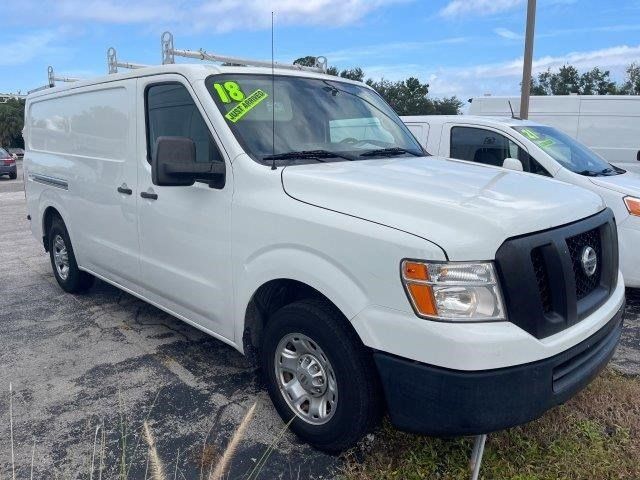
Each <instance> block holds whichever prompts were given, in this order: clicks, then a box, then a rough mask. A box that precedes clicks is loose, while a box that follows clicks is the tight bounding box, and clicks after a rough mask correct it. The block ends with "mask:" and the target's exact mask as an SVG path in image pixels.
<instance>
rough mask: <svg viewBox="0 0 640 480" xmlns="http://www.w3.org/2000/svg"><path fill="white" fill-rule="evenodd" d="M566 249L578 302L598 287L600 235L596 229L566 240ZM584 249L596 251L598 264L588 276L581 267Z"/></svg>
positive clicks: (600, 261)
mask: <svg viewBox="0 0 640 480" xmlns="http://www.w3.org/2000/svg"><path fill="white" fill-rule="evenodd" d="M567 247H568V248H569V255H570V256H571V261H572V264H573V275H574V277H575V280H576V296H577V297H578V300H582V299H583V298H584V297H586V296H587V295H589V294H590V293H591V292H593V291H594V290H595V289H596V287H597V286H598V285H600V273H601V271H602V265H601V263H602V248H601V246H600V233H599V232H598V229H593V230H589V231H588V232H584V233H581V234H579V235H575V236H573V237H570V238H567ZM586 247H591V248H593V249H594V250H595V251H596V255H597V258H598V263H597V266H596V271H595V273H594V274H593V275H591V276H588V275H587V274H586V273H585V271H584V268H583V267H582V253H583V251H584V249H585V248H586Z"/></svg>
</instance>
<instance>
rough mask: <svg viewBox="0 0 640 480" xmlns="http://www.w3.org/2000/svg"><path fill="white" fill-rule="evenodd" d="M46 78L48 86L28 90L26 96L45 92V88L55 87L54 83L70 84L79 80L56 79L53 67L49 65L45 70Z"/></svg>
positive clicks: (70, 78) (69, 78) (71, 78)
mask: <svg viewBox="0 0 640 480" xmlns="http://www.w3.org/2000/svg"><path fill="white" fill-rule="evenodd" d="M47 77H48V80H49V83H48V84H46V85H43V86H41V87H38V88H34V89H32V90H29V91H28V92H27V94H30V93H35V92H39V91H41V90H45V89H47V88H53V87H55V86H56V82H64V83H70V82H77V81H79V80H80V79H79V78H74V77H57V76H56V75H55V74H54V73H53V67H52V66H51V65H49V67H48V68H47Z"/></svg>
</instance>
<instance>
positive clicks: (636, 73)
mask: <svg viewBox="0 0 640 480" xmlns="http://www.w3.org/2000/svg"><path fill="white" fill-rule="evenodd" d="M620 93H622V94H623V95H640V64H638V63H632V64H631V65H629V66H628V67H627V76H626V78H625V82H624V83H623V84H622V87H621V88H620Z"/></svg>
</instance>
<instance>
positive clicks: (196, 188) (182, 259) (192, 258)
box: [137, 75, 234, 341]
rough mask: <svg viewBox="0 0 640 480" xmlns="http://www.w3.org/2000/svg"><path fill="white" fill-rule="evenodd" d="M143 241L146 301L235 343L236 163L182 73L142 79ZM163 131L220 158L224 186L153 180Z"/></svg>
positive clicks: (201, 154) (202, 158) (200, 156)
mask: <svg viewBox="0 0 640 480" xmlns="http://www.w3.org/2000/svg"><path fill="white" fill-rule="evenodd" d="M137 91H138V98H139V102H138V105H139V109H138V118H143V119H145V125H144V126H143V127H142V128H140V129H139V131H138V158H137V160H138V191H139V192H140V195H141V197H142V198H140V199H139V200H138V238H139V243H140V269H141V283H142V286H143V287H144V289H145V294H146V296H147V298H148V299H149V300H150V301H152V302H154V303H156V304H158V305H159V306H161V307H163V308H165V309H167V310H169V311H170V312H171V313H173V314H175V315H176V316H178V317H181V318H182V319H183V320H186V321H188V322H190V323H193V324H196V325H198V326H200V327H204V328H205V329H206V330H208V331H209V332H211V333H214V334H217V335H219V336H221V337H224V338H226V339H228V340H230V341H233V340H234V338H233V335H234V334H233V332H234V328H233V321H232V318H233V315H232V300H233V299H232V295H231V294H230V292H232V291H233V290H232V280H231V233H230V228H231V199H232V188H233V184H232V182H231V178H232V176H231V174H230V173H231V166H230V163H229V161H228V159H227V158H226V156H225V154H223V153H221V149H220V148H218V138H217V136H216V135H215V132H214V131H213V128H212V126H211V124H210V122H209V120H208V118H207V116H206V114H205V112H204V111H203V110H202V107H201V106H200V102H199V101H198V99H197V97H196V95H195V93H194V91H193V89H192V88H191V86H190V85H189V84H188V82H186V80H185V79H184V77H182V76H179V75H160V76H153V77H145V78H140V79H138V88H137ZM159 136H178V137H187V138H190V139H192V140H193V141H194V143H195V146H196V161H197V162H222V163H224V164H225V165H226V182H225V184H224V186H222V187H221V188H211V187H209V185H207V184H204V183H200V182H196V183H195V184H194V185H192V186H180V187H166V186H157V185H153V182H152V179H151V163H150V162H151V156H152V155H153V146H154V143H155V140H156V138H157V137H159Z"/></svg>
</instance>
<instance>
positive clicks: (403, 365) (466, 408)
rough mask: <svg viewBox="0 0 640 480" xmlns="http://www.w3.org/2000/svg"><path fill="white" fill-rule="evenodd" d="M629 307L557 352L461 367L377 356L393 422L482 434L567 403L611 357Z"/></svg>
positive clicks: (444, 432) (413, 428)
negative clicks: (502, 364) (510, 363)
mask: <svg viewBox="0 0 640 480" xmlns="http://www.w3.org/2000/svg"><path fill="white" fill-rule="evenodd" d="M623 312H624V305H623V306H622V308H620V310H619V311H618V312H617V313H616V315H615V316H614V317H613V318H612V319H611V320H610V321H609V322H608V323H607V324H606V325H605V326H604V327H602V328H601V329H600V330H599V331H598V332H596V333H595V334H594V335H592V336H591V337H589V338H588V339H586V340H584V341H583V342H581V343H579V344H578V345H575V346H574V347H572V348H570V349H569V350H566V351H564V352H562V353H560V354H558V355H556V356H553V357H550V358H546V359H544V360H540V361H537V362H533V363H528V364H524V365H517V366H514V367H508V368H500V369H495V370H485V371H471V372H469V371H458V370H449V369H446V368H441V367H434V366H431V365H426V364H423V363H419V362H414V361H410V360H406V359H402V358H399V357H396V356H393V355H389V354H386V353H382V352H377V353H375V354H374V357H375V361H376V365H377V367H378V371H379V372H380V378H381V380H382V384H383V386H384V391H385V396H386V400H387V405H388V408H389V414H390V416H391V421H392V422H393V424H394V425H395V426H396V427H397V428H399V429H401V430H406V431H410V432H416V433H423V434H427V435H434V436H456V435H479V434H483V433H489V432H493V431H496V430H502V429H504V428H509V427H513V426H516V425H520V424H523V423H526V422H529V421H531V420H534V419H535V418H538V417H540V416H541V415H542V414H543V413H544V412H546V411H547V410H548V409H550V408H551V407H554V406H555V405H559V404H561V403H564V402H566V401H567V400H568V399H570V398H571V397H572V396H574V395H575V394H576V393H578V392H579V391H580V390H582V389H583V388H584V387H585V386H587V385H588V384H589V382H591V380H592V379H593V378H594V377H595V376H596V375H597V374H598V372H600V370H602V369H603V368H604V366H605V365H606V364H607V363H608V362H609V360H610V359H611V357H612V356H613V353H614V351H615V349H616V346H617V345H618V342H619V340H620V335H621V332H622V315H623Z"/></svg>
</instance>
